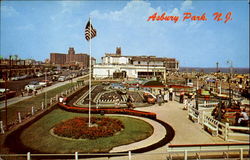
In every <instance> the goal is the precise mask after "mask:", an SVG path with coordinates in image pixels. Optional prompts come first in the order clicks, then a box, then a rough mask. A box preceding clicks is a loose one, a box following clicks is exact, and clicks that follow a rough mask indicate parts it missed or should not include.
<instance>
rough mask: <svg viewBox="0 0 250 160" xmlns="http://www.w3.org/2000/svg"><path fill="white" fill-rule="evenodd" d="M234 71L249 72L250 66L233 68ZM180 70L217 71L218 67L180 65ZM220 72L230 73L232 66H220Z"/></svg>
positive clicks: (239, 72)
mask: <svg viewBox="0 0 250 160" xmlns="http://www.w3.org/2000/svg"><path fill="white" fill-rule="evenodd" d="M232 70H233V73H238V74H247V73H249V68H233V69H232ZM179 71H180V72H192V71H196V72H204V73H213V72H217V69H216V68H202V67H180V70H179ZM219 71H220V72H223V73H229V72H230V68H219Z"/></svg>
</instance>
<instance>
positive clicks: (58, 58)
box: [50, 47, 95, 68]
mask: <svg viewBox="0 0 250 160" xmlns="http://www.w3.org/2000/svg"><path fill="white" fill-rule="evenodd" d="M93 60H94V61H95V59H94V58H93V57H92V61H93ZM50 63H51V64H53V65H60V66H79V67H81V68H88V67H89V55H88V54H86V53H78V54H76V53H75V50H74V48H73V47H70V48H69V50H68V54H65V53H50Z"/></svg>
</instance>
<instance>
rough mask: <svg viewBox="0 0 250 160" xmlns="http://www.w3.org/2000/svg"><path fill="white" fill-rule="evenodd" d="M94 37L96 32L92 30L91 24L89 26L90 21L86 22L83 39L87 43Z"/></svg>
mask: <svg viewBox="0 0 250 160" xmlns="http://www.w3.org/2000/svg"><path fill="white" fill-rule="evenodd" d="M95 36H96V30H95V29H94V28H93V26H92V24H90V20H89V21H88V23H87V25H86V27H85V38H86V40H87V41H89V40H90V39H91V38H94V37H95Z"/></svg>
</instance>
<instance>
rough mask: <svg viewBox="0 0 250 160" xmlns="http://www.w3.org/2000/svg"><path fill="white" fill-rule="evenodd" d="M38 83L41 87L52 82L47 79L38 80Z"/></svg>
mask: <svg viewBox="0 0 250 160" xmlns="http://www.w3.org/2000/svg"><path fill="white" fill-rule="evenodd" d="M39 84H40V85H41V86H43V87H47V86H50V85H52V82H51V81H48V80H43V81H40V82H39Z"/></svg>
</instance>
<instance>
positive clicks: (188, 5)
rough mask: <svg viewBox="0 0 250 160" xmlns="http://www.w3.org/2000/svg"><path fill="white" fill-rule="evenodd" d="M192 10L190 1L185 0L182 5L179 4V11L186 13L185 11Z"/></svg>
mask: <svg viewBox="0 0 250 160" xmlns="http://www.w3.org/2000/svg"><path fill="white" fill-rule="evenodd" d="M190 9H193V6H192V1H191V0H185V1H184V2H183V3H182V4H181V8H180V10H181V11H186V10H190Z"/></svg>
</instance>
